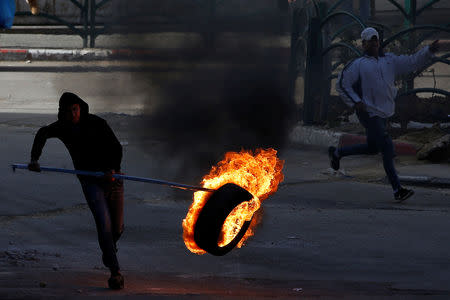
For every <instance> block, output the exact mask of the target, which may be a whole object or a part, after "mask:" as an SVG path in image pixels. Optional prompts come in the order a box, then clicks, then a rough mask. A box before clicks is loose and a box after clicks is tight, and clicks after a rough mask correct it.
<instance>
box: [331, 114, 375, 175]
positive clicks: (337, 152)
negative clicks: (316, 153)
mask: <svg viewBox="0 0 450 300" xmlns="http://www.w3.org/2000/svg"><path fill="white" fill-rule="evenodd" d="M358 119H359V122H360V123H361V125H363V126H364V128H366V138H367V142H366V143H365V144H357V145H351V146H345V147H341V148H338V149H336V148H335V147H329V148H328V156H329V158H330V164H331V167H332V168H333V169H335V170H338V169H339V161H340V159H341V158H342V157H344V156H350V155H360V154H376V153H378V150H377V146H376V143H375V138H374V136H373V133H374V132H373V130H371V129H370V128H369V123H370V118H369V115H368V113H367V112H365V113H362V114H358Z"/></svg>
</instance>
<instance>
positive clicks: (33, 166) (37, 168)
mask: <svg viewBox="0 0 450 300" xmlns="http://www.w3.org/2000/svg"><path fill="white" fill-rule="evenodd" d="M28 170H30V171H33V172H40V171H41V166H40V165H39V163H38V162H37V160H32V161H30V163H29V164H28Z"/></svg>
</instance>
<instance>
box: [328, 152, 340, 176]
mask: <svg viewBox="0 0 450 300" xmlns="http://www.w3.org/2000/svg"><path fill="white" fill-rule="evenodd" d="M335 153H336V147H329V148H328V157H329V159H330V166H331V168H333V170H336V171H337V170H339V160H340V159H339V157H337V156H336V155H335Z"/></svg>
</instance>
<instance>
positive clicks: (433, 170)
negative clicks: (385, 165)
mask: <svg viewBox="0 0 450 300" xmlns="http://www.w3.org/2000/svg"><path fill="white" fill-rule="evenodd" d="M289 138H290V140H291V141H292V142H293V143H297V144H303V145H314V146H320V147H329V146H335V147H342V146H349V145H353V144H360V143H365V141H366V137H365V136H363V135H356V134H348V133H345V132H335V131H332V130H326V129H321V128H318V127H314V126H302V125H301V124H298V125H297V126H295V127H294V129H293V130H292V132H291V134H290V136H289ZM394 147H395V152H396V154H397V155H398V156H405V157H409V158H407V159H406V162H403V163H402V164H400V165H397V166H396V169H397V171H398V173H399V177H400V180H401V181H402V182H403V183H405V184H407V185H417V186H427V187H443V188H450V165H449V164H445V163H441V164H432V163H429V162H423V161H418V160H417V159H416V158H415V155H416V153H417V150H418V149H417V148H416V145H414V144H411V143H407V142H403V141H398V140H394ZM358 157H359V156H358ZM324 159H328V157H326V156H325V155H324ZM379 169H380V170H378V171H380V172H381V173H380V172H378V174H379V175H381V176H384V175H382V174H383V173H382V163H381V158H380V168H379ZM360 175H362V176H363V177H364V176H366V174H360Z"/></svg>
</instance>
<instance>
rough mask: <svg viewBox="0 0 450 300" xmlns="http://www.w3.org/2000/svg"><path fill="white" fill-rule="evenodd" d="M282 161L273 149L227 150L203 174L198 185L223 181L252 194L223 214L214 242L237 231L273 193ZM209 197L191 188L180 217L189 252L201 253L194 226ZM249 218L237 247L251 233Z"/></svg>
mask: <svg viewBox="0 0 450 300" xmlns="http://www.w3.org/2000/svg"><path fill="white" fill-rule="evenodd" d="M283 164H284V161H283V160H280V159H278V158H277V151H276V150H274V149H266V150H265V149H257V150H256V151H255V152H254V153H253V152H252V151H245V150H242V151H241V152H239V153H237V152H227V153H226V154H225V158H224V159H223V160H222V161H220V162H219V163H218V164H217V166H213V167H212V169H211V171H210V173H209V174H208V175H206V176H205V177H204V178H203V181H202V185H203V187H205V188H209V189H218V188H219V187H221V186H222V185H224V184H227V183H234V184H237V185H239V186H241V187H243V188H244V189H246V190H247V191H249V192H250V193H251V194H252V195H253V198H252V199H251V200H250V201H246V202H243V203H241V204H240V205H238V206H237V207H235V208H234V209H233V211H232V212H231V213H230V214H229V215H228V217H227V218H226V220H225V222H224V225H223V227H222V232H221V235H220V237H219V240H218V241H217V242H218V245H219V246H220V247H223V246H225V245H227V244H228V243H229V242H231V241H232V240H233V239H234V237H235V236H236V235H237V234H238V233H239V231H240V229H241V227H242V225H243V224H244V222H246V221H249V220H250V219H251V218H252V216H253V214H254V213H255V212H256V211H257V210H258V209H259V207H260V206H261V202H262V201H263V200H265V199H266V198H267V197H269V196H270V195H271V194H273V193H275V192H276V191H277V189H278V184H279V183H280V182H281V181H282V180H283V173H281V170H282V169H283ZM208 198H209V193H208V192H203V191H199V192H195V193H194V197H193V202H192V204H191V207H190V208H189V211H188V213H187V215H186V218H185V219H184V220H183V239H184V243H185V244H186V247H187V248H188V249H189V250H190V251H191V252H193V253H196V254H204V253H205V251H204V250H203V249H201V248H199V247H198V246H197V244H196V243H195V241H194V227H195V223H196V222H197V219H198V216H199V214H200V212H201V210H202V208H203V206H204V205H205V204H206V202H207V201H208ZM253 223H255V222H252V224H251V225H250V228H249V229H248V230H247V232H246V234H245V236H244V237H243V238H242V239H241V241H240V242H239V244H238V245H237V247H239V248H240V247H242V245H243V243H244V241H245V240H247V238H249V237H250V236H252V235H253V230H252V228H253V227H254V226H255V224H253Z"/></svg>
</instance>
